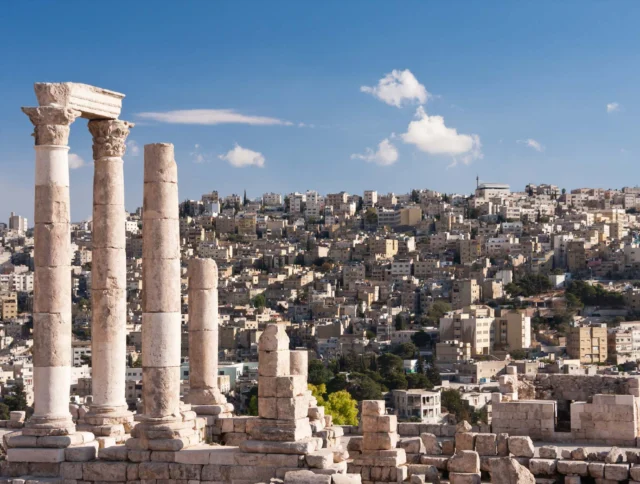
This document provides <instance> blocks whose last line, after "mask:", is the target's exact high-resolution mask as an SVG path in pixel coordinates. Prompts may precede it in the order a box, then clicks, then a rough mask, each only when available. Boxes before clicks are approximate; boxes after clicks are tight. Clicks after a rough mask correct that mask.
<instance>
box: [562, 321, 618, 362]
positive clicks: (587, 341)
mask: <svg viewBox="0 0 640 484" xmlns="http://www.w3.org/2000/svg"><path fill="white" fill-rule="evenodd" d="M607 344H608V342H607V326H606V324H605V325H602V326H579V327H575V328H571V329H570V330H569V335H568V336H567V353H568V354H569V356H570V357H571V358H574V359H576V360H580V363H604V362H606V361H607Z"/></svg>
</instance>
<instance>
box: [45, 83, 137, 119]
mask: <svg viewBox="0 0 640 484" xmlns="http://www.w3.org/2000/svg"><path fill="white" fill-rule="evenodd" d="M34 90H35V93H36V98H37V99H38V104H40V106H50V105H58V106H62V107H66V108H70V109H74V110H76V111H80V113H82V117H83V118H87V119H117V118H118V116H120V111H121V110H122V99H123V98H124V94H121V93H119V92H115V91H110V90H108V89H103V88H101V87H96V86H90V85H89V84H82V83H78V82H37V83H36V84H35V85H34Z"/></svg>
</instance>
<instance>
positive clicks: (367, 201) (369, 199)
mask: <svg viewBox="0 0 640 484" xmlns="http://www.w3.org/2000/svg"><path fill="white" fill-rule="evenodd" d="M362 204H363V205H364V206H365V207H375V206H376V205H377V204H378V192H377V191H376V190H365V191H364V196H363V197H362Z"/></svg>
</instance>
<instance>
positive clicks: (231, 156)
mask: <svg viewBox="0 0 640 484" xmlns="http://www.w3.org/2000/svg"><path fill="white" fill-rule="evenodd" d="M218 158H220V159H221V160H225V161H228V162H229V164H230V165H232V166H235V167H236V168H242V167H245V166H257V167H260V168H262V167H264V161H265V160H264V156H263V155H262V153H259V152H257V151H253V150H250V149H248V148H243V147H242V146H240V145H239V144H238V143H236V144H235V146H234V147H233V149H232V150H229V151H228V152H227V154H226V155H219V156H218Z"/></svg>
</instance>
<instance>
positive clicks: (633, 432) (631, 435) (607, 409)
mask: <svg viewBox="0 0 640 484" xmlns="http://www.w3.org/2000/svg"><path fill="white" fill-rule="evenodd" d="M637 427H638V409H637V404H636V397H634V396H633V395H594V396H593V400H592V403H585V402H574V403H573V404H572V405H571V433H572V436H573V438H574V439H576V440H578V441H580V440H582V441H598V442H602V443H603V444H609V445H630V446H635V441H636V436H637V434H638V428H637Z"/></svg>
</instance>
